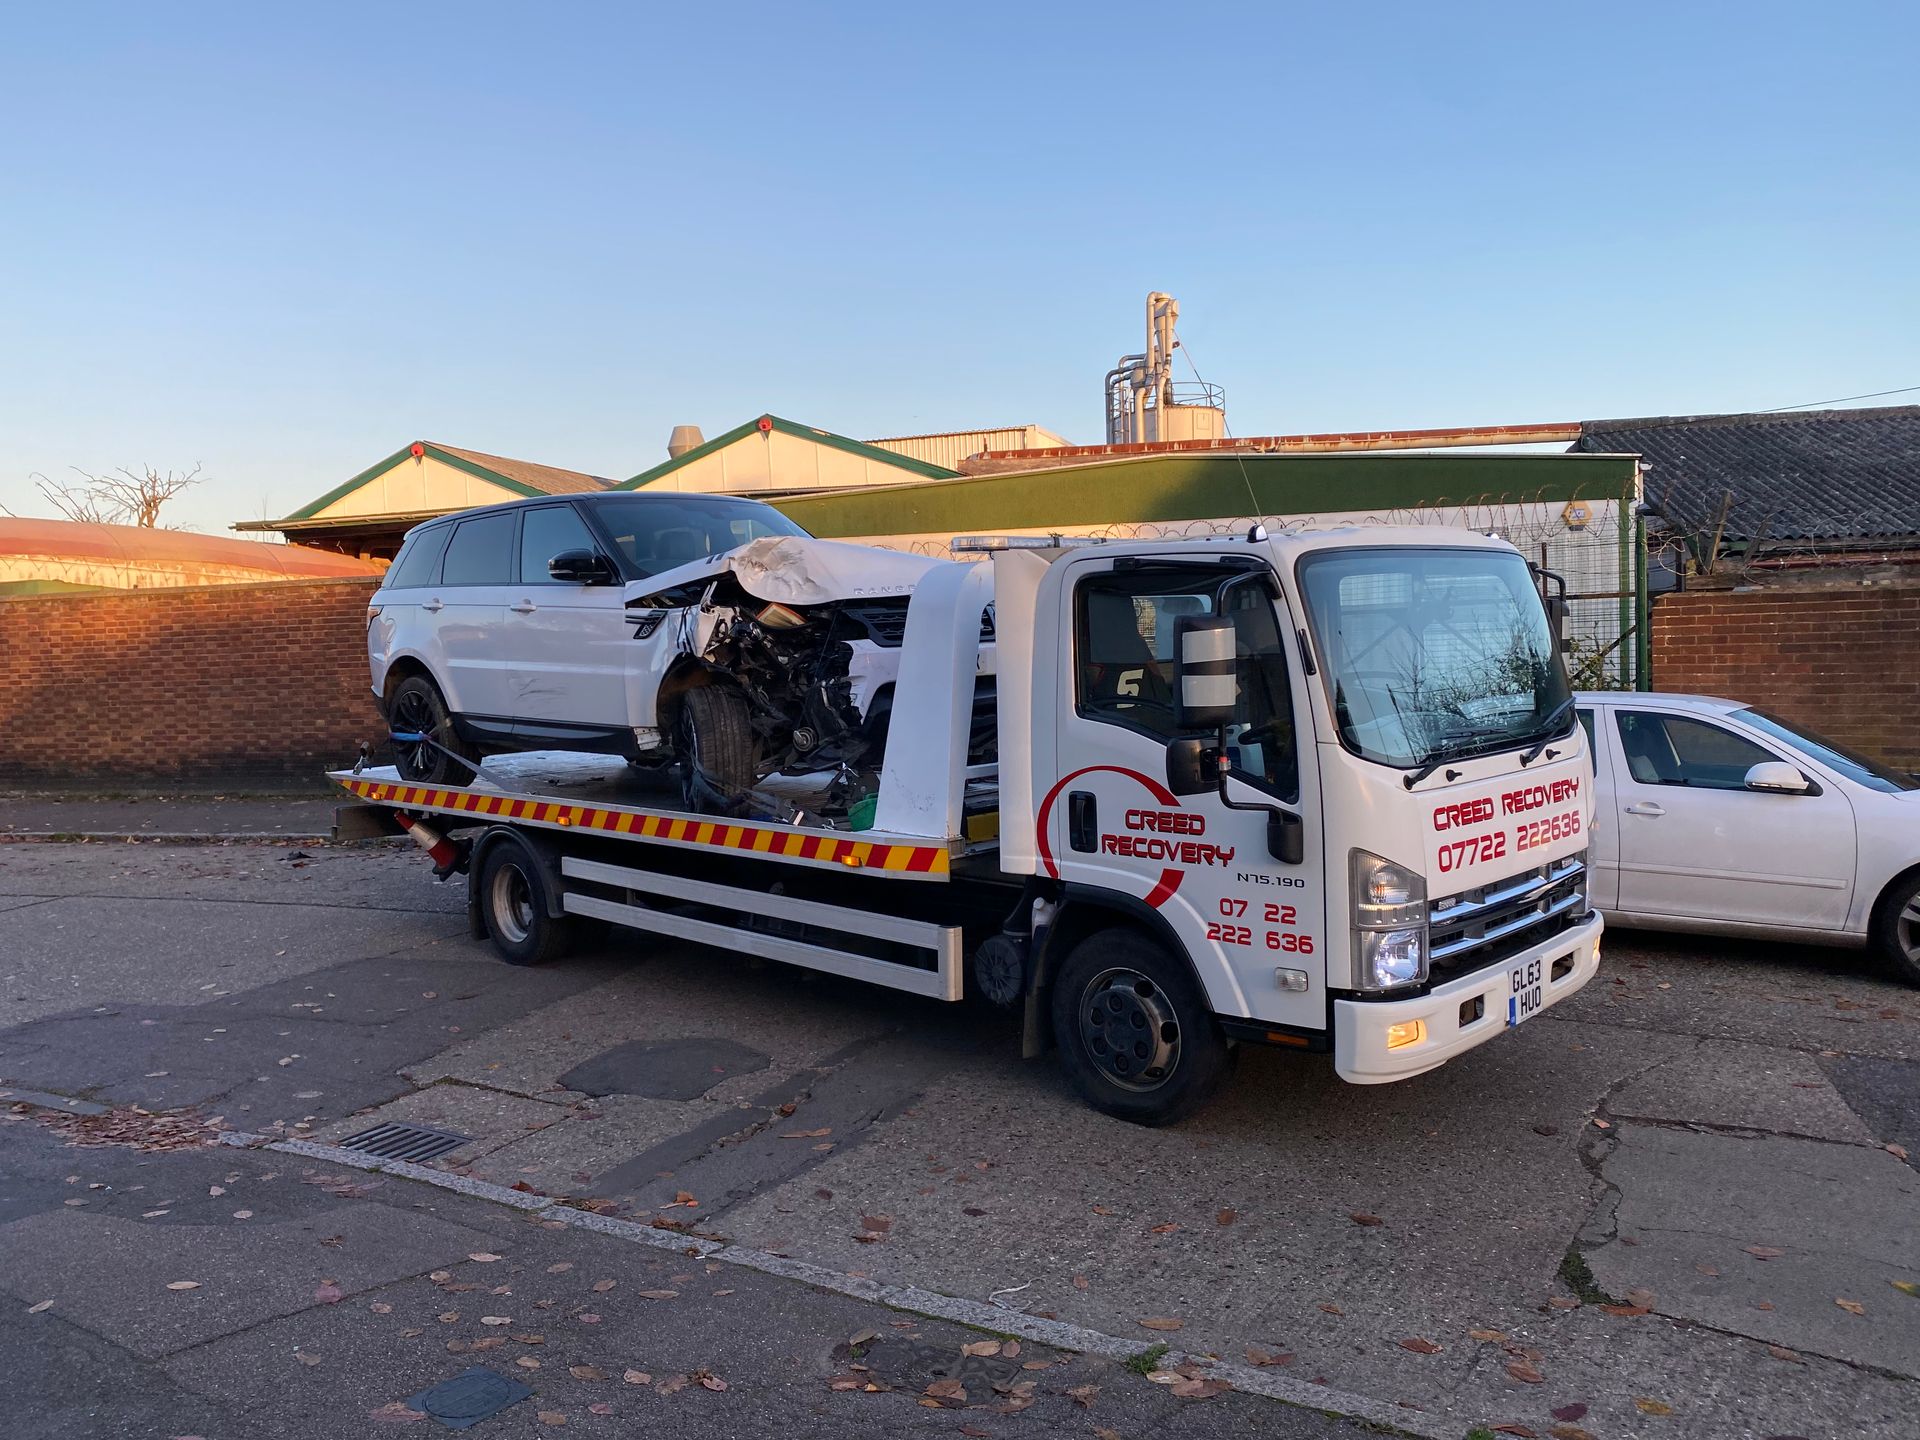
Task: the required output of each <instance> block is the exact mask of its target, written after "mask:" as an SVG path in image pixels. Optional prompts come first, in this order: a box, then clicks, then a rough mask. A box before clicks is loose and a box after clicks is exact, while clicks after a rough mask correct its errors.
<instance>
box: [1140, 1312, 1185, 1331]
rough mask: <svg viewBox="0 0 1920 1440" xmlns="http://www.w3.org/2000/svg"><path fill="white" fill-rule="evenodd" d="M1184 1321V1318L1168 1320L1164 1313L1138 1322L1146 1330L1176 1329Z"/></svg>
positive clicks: (1183, 1323) (1181, 1325)
mask: <svg viewBox="0 0 1920 1440" xmlns="http://www.w3.org/2000/svg"><path fill="white" fill-rule="evenodd" d="M1186 1323H1187V1322H1186V1321H1184V1320H1169V1319H1168V1318H1166V1317H1165V1316H1164V1315H1156V1316H1154V1317H1152V1318H1151V1319H1147V1320H1142V1321H1141V1322H1140V1324H1141V1325H1142V1326H1144V1327H1145V1328H1146V1329H1148V1330H1178V1329H1180V1328H1181V1327H1183V1326H1184V1325H1185V1324H1186Z"/></svg>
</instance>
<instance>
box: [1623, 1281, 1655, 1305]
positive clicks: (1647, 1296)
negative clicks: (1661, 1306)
mask: <svg viewBox="0 0 1920 1440" xmlns="http://www.w3.org/2000/svg"><path fill="white" fill-rule="evenodd" d="M1655 1298H1656V1297H1655V1295H1654V1293H1653V1291H1651V1290H1649V1289H1647V1288H1646V1287H1644V1286H1640V1287H1636V1288H1635V1289H1632V1290H1629V1291H1627V1303H1628V1304H1629V1305H1645V1306H1646V1307H1647V1308H1648V1309H1652V1308H1653V1302H1654V1300H1655Z"/></svg>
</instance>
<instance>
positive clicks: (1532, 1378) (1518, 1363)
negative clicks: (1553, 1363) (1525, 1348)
mask: <svg viewBox="0 0 1920 1440" xmlns="http://www.w3.org/2000/svg"><path fill="white" fill-rule="evenodd" d="M1507 1374H1509V1375H1511V1376H1512V1377H1513V1378H1514V1379H1516V1380H1518V1381H1520V1382H1521V1383H1522V1384H1526V1385H1538V1384H1540V1383H1542V1382H1543V1381H1544V1380H1545V1379H1546V1378H1547V1377H1546V1376H1544V1375H1542V1374H1541V1373H1540V1372H1539V1371H1538V1370H1536V1369H1534V1368H1533V1366H1531V1365H1529V1364H1528V1363H1527V1362H1526V1361H1524V1360H1509V1361H1507Z"/></svg>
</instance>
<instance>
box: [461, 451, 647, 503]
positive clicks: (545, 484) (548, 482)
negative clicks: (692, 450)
mask: <svg viewBox="0 0 1920 1440" xmlns="http://www.w3.org/2000/svg"><path fill="white" fill-rule="evenodd" d="M423 443H426V442H423ZM432 443H433V445H434V448H435V449H437V450H444V451H446V452H447V453H448V454H449V455H458V456H459V457H460V458H461V459H462V460H471V461H472V462H473V463H474V464H475V465H478V466H480V467H481V469H483V470H491V471H493V473H494V474H496V475H504V476H506V477H507V478H508V479H509V480H518V481H519V482H520V483H521V484H522V485H531V486H532V487H533V488H534V489H536V490H539V491H541V492H543V493H545V494H548V495H589V494H592V493H594V492H596V491H600V490H605V489H607V488H608V487H609V486H611V485H612V484H613V481H611V480H609V479H607V478H605V477H604V476H601V475H583V474H581V473H580V472H579V471H578V470H561V469H558V468H557V467H555V466H552V465H536V464H534V463H533V461H531V460H513V459H509V458H508V457H507V456H505V455H489V454H487V453H486V452H485V451H483V450H462V449H461V448H460V447H459V446H457V445H442V444H440V443H439V442H438V441H435V442H432Z"/></svg>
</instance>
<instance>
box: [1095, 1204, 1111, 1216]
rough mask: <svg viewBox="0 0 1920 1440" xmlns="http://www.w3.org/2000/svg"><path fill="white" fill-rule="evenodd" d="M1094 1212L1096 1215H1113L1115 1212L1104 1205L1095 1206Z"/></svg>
mask: <svg viewBox="0 0 1920 1440" xmlns="http://www.w3.org/2000/svg"><path fill="white" fill-rule="evenodd" d="M1093 1213H1094V1214H1096V1215H1111V1214H1113V1211H1111V1210H1109V1209H1108V1208H1107V1207H1106V1206H1104V1205H1096V1206H1094V1207H1093Z"/></svg>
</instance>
